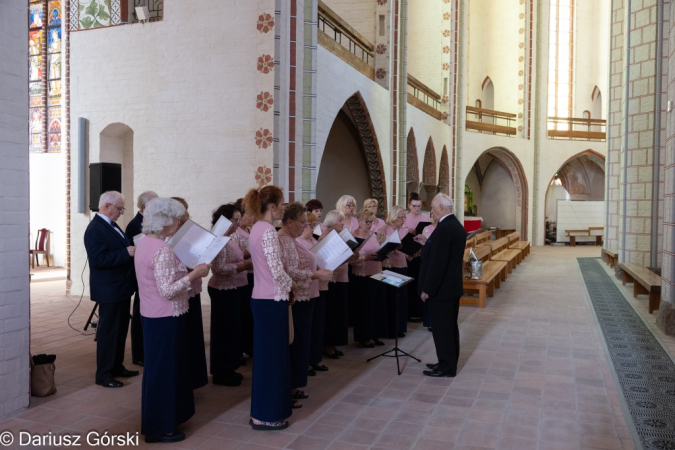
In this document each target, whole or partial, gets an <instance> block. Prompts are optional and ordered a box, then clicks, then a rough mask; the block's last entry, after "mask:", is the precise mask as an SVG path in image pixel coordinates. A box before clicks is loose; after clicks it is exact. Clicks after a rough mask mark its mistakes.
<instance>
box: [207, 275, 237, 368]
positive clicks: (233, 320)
mask: <svg viewBox="0 0 675 450" xmlns="http://www.w3.org/2000/svg"><path fill="white" fill-rule="evenodd" d="M208 290H209V296H210V297H211V345H210V350H209V359H210V360H211V366H210V372H211V374H212V375H226V374H228V373H231V372H234V371H235V370H237V369H238V368H239V366H240V365H241V317H240V316H241V311H240V310H241V303H240V302H239V290H238V289H227V290H225V289H215V288H212V287H211V286H209V287H208Z"/></svg>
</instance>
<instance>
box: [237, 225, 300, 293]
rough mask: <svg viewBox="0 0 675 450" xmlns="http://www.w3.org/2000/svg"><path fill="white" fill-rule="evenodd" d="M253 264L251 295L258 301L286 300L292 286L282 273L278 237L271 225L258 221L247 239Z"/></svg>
mask: <svg viewBox="0 0 675 450" xmlns="http://www.w3.org/2000/svg"><path fill="white" fill-rule="evenodd" d="M248 242H249V247H250V252H251V262H252V263H253V280H254V281H253V294H252V295H251V298H254V299H258V300H277V301H279V300H288V298H289V293H290V291H291V287H292V284H293V280H291V277H290V276H289V275H288V274H287V273H286V272H285V271H284V263H283V261H282V260H281V246H280V245H279V235H278V234H277V231H276V230H275V229H274V227H273V226H272V224H270V223H268V222H265V221H264V220H259V221H258V222H256V223H255V225H253V228H251V235H250V237H249V240H248Z"/></svg>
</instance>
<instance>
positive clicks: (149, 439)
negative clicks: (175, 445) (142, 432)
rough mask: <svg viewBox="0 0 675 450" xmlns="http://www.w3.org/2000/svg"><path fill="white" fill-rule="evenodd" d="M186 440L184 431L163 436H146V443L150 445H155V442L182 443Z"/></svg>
mask: <svg viewBox="0 0 675 450" xmlns="http://www.w3.org/2000/svg"><path fill="white" fill-rule="evenodd" d="M184 439H185V433H183V432H182V431H176V432H175V433H171V434H163V435H161V436H146V437H145V442H146V443H148V444H154V443H155V442H166V443H171V442H180V441H182V440H184Z"/></svg>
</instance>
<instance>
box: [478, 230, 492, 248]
mask: <svg viewBox="0 0 675 450" xmlns="http://www.w3.org/2000/svg"><path fill="white" fill-rule="evenodd" d="M491 239H492V231H483V232H482V233H478V234H477V235H476V245H478V244H482V243H484V242H490V240H491Z"/></svg>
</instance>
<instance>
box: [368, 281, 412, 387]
mask: <svg viewBox="0 0 675 450" xmlns="http://www.w3.org/2000/svg"><path fill="white" fill-rule="evenodd" d="M370 278H372V279H374V280H377V281H379V282H381V283H384V284H386V285H387V286H393V287H395V288H396V325H395V326H396V330H395V332H394V348H392V349H390V350H387V351H386V352H382V353H380V354H379V355H377V356H373V357H372V358H369V359H367V360H366V362H370V361H372V360H374V359H377V358H379V357H380V356H386V357H388V358H396V370H397V372H398V374H399V375H401V373H402V372H401V365H400V364H399V361H398V358H399V354H400V356H408V357H410V358H412V359H414V360H415V361H417V362H422V360H420V359H417V358H415V357H414V356H413V355H411V354H410V353H406V352H404V351H403V350H401V349H400V348H398V310H399V308H398V303H399V301H400V300H401V296H400V295H399V292H401V291H400V288H402V287H403V286H406V285H407V284H408V283H410V282H411V281H412V280H413V278H412V277H407V276H405V275H401V274H398V273H395V272H390V271H389V270H385V271H383V272H380V273H378V274H375V275H373V276H371V277H370ZM391 352H394V354H393V355H390V354H389V353H391Z"/></svg>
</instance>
